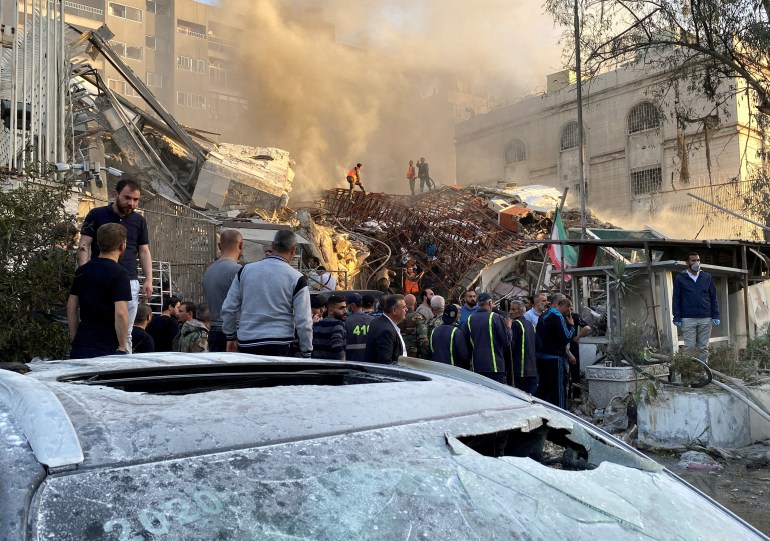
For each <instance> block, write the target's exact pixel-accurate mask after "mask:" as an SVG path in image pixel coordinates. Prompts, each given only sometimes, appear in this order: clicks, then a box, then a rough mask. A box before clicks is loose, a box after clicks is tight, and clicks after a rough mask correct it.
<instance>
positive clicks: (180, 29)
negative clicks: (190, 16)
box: [176, 26, 206, 39]
mask: <svg viewBox="0 0 770 541" xmlns="http://www.w3.org/2000/svg"><path fill="white" fill-rule="evenodd" d="M176 31H177V32H178V33H179V34H183V35H185V36H192V37H194V38H197V39H206V34H201V33H200V32H193V31H192V30H190V29H189V28H184V27H181V26H177V28H176Z"/></svg>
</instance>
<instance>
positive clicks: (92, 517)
mask: <svg viewBox="0 0 770 541" xmlns="http://www.w3.org/2000/svg"><path fill="white" fill-rule="evenodd" d="M29 366H30V368H31V371H30V372H29V373H28V374H25V375H21V374H16V373H13V372H8V371H2V370H0V449H2V456H3V460H2V461H1V462H0V538H1V539H3V540H15V539H33V540H39V539H56V540H59V541H66V540H83V539H104V540H116V541H118V540H119V541H126V540H130V541H142V540H145V541H149V540H156V539H162V540H188V539H217V540H228V539H233V540H241V539H268V540H270V539H276V540H278V539H281V540H285V539H322V540H326V539H329V540H338V539H340V540H350V539H375V540H376V539H382V540H391V539H441V540H454V539H456V540H463V541H465V540H468V539H544V540H552V539H570V540H578V539H587V540H591V541H595V540H597V539H741V540H745V539H765V537H764V536H763V535H762V534H761V533H759V532H758V531H756V530H755V529H754V528H752V527H751V526H750V525H748V524H746V523H745V522H743V521H742V520H741V519H739V518H737V517H736V516H734V515H733V514H731V513H730V512H729V511H727V510H726V509H724V508H723V507H721V506H720V505H718V504H717V503H715V502H714V501H712V500H710V499H709V498H707V497H706V496H704V495H703V494H701V493H700V492H698V491H696V490H695V489H693V488H692V487H691V486H689V485H688V484H686V483H685V482H683V481H682V480H681V479H679V478H678V477H676V476H675V475H673V474H672V473H670V472H669V471H667V470H666V469H664V468H663V467H662V466H660V465H658V464H657V463H656V462H654V461H652V460H650V459H648V458H646V457H645V456H644V455H642V454H640V453H639V452H637V451H635V450H634V449H633V448H631V447H629V446H627V445H625V444H623V443H621V442H619V441H618V440H616V439H614V438H612V437H611V436H608V435H607V434H605V433H603V432H601V431H600V430H597V429H596V428H595V427H593V426H591V425H589V424H586V423H584V422H583V421H581V420H579V419H577V418H575V417H572V416H570V415H569V414H567V413H565V412H563V411H560V410H557V409H555V408H553V407H551V406H550V405H547V404H543V403H539V402H537V401H534V400H533V399H532V398H531V397H529V396H528V395H525V394H522V393H520V392H519V391H517V390H515V389H512V388H510V387H506V386H502V385H499V384H497V383H494V382H492V381H491V380H488V379H486V378H483V377H479V376H476V375H475V374H472V373H469V372H467V371H464V370H461V369H456V368H454V367H451V366H445V365H437V364H435V363H431V362H430V361H420V360H416V359H406V358H402V359H401V364H400V365H396V366H382V365H374V364H365V363H361V364H356V363H346V362H335V361H300V360H290V359H281V358H260V357H254V356H250V355H238V354H216V353H210V354H198V355H185V354H168V353H166V354H148V355H135V356H131V357H119V358H118V357H105V358H99V359H91V360H78V361H60V362H33V363H31V364H30V365H29Z"/></svg>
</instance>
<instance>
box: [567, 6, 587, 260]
mask: <svg viewBox="0 0 770 541" xmlns="http://www.w3.org/2000/svg"><path fill="white" fill-rule="evenodd" d="M575 76H576V78H577V122H578V174H579V179H580V193H578V196H579V197H580V238H581V239H584V238H586V180H585V163H584V156H583V70H582V68H581V66H580V17H579V16H578V0H575ZM562 268H563V267H562Z"/></svg>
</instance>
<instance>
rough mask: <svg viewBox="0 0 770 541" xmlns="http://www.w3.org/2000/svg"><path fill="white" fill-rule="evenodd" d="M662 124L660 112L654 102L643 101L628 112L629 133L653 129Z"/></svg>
mask: <svg viewBox="0 0 770 541" xmlns="http://www.w3.org/2000/svg"><path fill="white" fill-rule="evenodd" d="M658 126H660V113H659V112H658V108H657V106H656V105H655V104H654V103H651V102H649V101H643V102H642V103H639V104H637V105H634V107H633V108H632V109H631V111H630V112H629V113H628V133H638V132H640V131H645V130H651V129H653V128H657V127H658Z"/></svg>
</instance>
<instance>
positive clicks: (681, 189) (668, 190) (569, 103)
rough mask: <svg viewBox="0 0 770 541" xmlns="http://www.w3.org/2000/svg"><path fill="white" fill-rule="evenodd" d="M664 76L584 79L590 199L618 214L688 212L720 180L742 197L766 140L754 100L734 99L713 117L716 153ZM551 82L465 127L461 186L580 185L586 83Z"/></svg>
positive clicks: (627, 73) (618, 74)
mask: <svg viewBox="0 0 770 541" xmlns="http://www.w3.org/2000/svg"><path fill="white" fill-rule="evenodd" d="M664 79H665V77H664V76H663V75H661V74H659V73H654V72H650V71H645V70H644V69H642V67H640V66H629V67H626V68H624V69H621V70H618V71H613V72H609V73H606V74H604V75H601V76H597V77H595V78H593V79H591V80H589V81H585V82H584V83H583V102H584V106H583V118H584V157H585V163H586V165H585V172H586V180H587V187H588V189H587V205H588V207H590V208H592V209H593V210H595V211H597V212H599V213H601V214H604V215H605V216H608V217H611V218H612V219H615V220H617V219H618V218H623V217H630V216H632V215H636V216H638V217H640V218H642V219H646V218H648V217H650V216H651V215H658V216H659V215H660V214H661V213H662V212H663V210H664V209H665V208H666V207H670V208H672V209H674V211H675V213H677V214H679V213H681V212H686V211H688V210H689V209H691V205H692V200H691V199H690V198H689V197H687V195H686V192H687V191H693V193H700V194H701V195H703V196H707V195H708V194H709V192H707V191H698V187H701V188H700V189H701V190H706V188H705V186H709V189H711V190H713V188H711V185H720V186H722V185H723V187H721V188H720V189H723V190H727V191H728V192H729V194H730V196H729V197H728V196H723V197H720V198H719V199H720V200H722V201H724V200H730V199H731V197H732V198H734V199H735V200H737V199H738V198H737V196H735V195H736V194H737V193H738V192H739V190H740V189H741V188H740V186H741V182H742V181H745V180H746V177H747V163H758V162H759V158H758V157H757V156H759V155H761V152H760V150H761V148H762V142H761V140H760V138H758V137H757V136H756V134H755V132H754V131H753V130H752V129H751V128H752V127H753V126H750V125H749V124H750V123H749V113H748V106H747V103H746V102H745V100H742V99H732V100H729V101H728V103H727V104H726V106H725V107H724V110H723V111H720V112H719V114H717V115H715V116H713V117H711V118H710V120H709V121H708V126H709V133H708V135H709V140H710V144H709V149H710V153H709V155H708V156H707V152H706V145H705V137H704V123H693V124H688V125H687V126H686V127H685V128H684V129H682V128H680V127H678V126H677V122H676V120H675V119H676V116H675V113H674V107H673V103H672V102H673V99H674V97H673V94H674V92H673V91H672V92H669V93H668V94H667V97H665V98H660V99H658V97H656V93H655V90H656V89H660V88H661V85H662V84H663V81H664ZM568 82H569V78H566V81H565V84H566V83H568ZM734 83H735V85H737V86H740V82H739V81H736V82H734ZM550 86H551V88H550V89H549V91H548V92H546V93H545V94H542V95H536V96H529V97H525V98H521V99H519V100H517V101H515V102H513V103H509V104H507V105H504V106H500V107H497V108H495V109H493V110H492V111H490V112H489V113H488V114H485V115H479V116H476V117H474V118H471V119H469V120H467V121H465V122H462V123H460V124H458V125H457V126H456V131H455V134H456V155H457V179H458V183H459V184H462V185H468V184H485V185H494V184H496V183H500V182H504V183H512V182H513V183H516V184H518V185H520V186H522V185H529V184H543V185H547V186H553V187H555V188H558V189H563V188H564V187H569V188H570V192H571V193H572V194H575V195H576V194H577V193H578V188H579V169H578V144H577V135H578V134H577V123H576V119H577V106H576V86H575V84H570V85H568V86H562V87H561V89H559V90H555V89H554V88H555V87H557V85H550ZM685 86H686V85H684V84H682V85H680V89H679V101H680V103H682V102H685V101H686V100H688V96H687V95H686V89H685V88H684V87H685ZM689 103H690V104H691V105H692V106H693V109H694V110H695V111H696V112H698V113H700V114H705V113H706V112H707V111H709V110H710V109H711V107H710V106H708V104H706V103H703V102H697V101H696V100H694V99H693V100H691V101H690V102H689ZM754 125H755V124H754ZM709 161H710V169H711V172H710V173H709ZM711 193H712V195H713V191H712V192H711ZM733 196H735V197H733ZM707 198H708V197H707ZM710 199H711V198H710ZM712 200H713V199H712ZM575 201H576V198H575V199H573V200H572V202H573V204H575V203H574V202H575ZM698 227H699V226H698ZM730 228H731V229H732V231H728V229H729V228H728V227H725V228H724V229H725V231H724V232H717V231H715V232H713V233H712V234H714V235H716V236H718V237H722V238H725V237H727V236H733V235H734V234H735V233H734V230H735V224H731V226H730ZM696 232H697V229H695V230H694V231H692V235H694V234H695V233H696ZM703 233H707V232H706V231H704V232H703ZM720 233H721V234H720ZM727 233H730V234H727ZM740 234H746V232H745V231H741V232H740ZM688 236H689V235H688Z"/></svg>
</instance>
